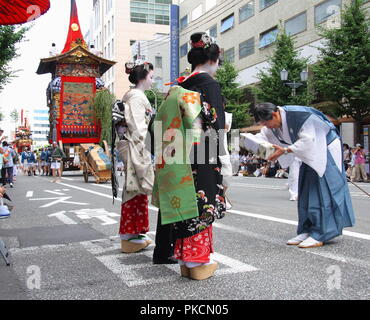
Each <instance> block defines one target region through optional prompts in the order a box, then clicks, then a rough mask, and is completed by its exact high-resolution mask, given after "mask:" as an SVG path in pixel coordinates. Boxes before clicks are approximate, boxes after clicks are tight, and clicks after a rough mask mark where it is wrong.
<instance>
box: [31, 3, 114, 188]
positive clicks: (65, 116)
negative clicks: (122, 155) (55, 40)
mask: <svg viewBox="0 0 370 320" xmlns="http://www.w3.org/2000/svg"><path fill="white" fill-rule="evenodd" d="M115 63H116V62H114V61H110V60H106V59H104V58H102V57H100V56H97V55H95V54H94V53H93V52H90V51H89V50H88V46H87V43H86V42H85V40H84V38H83V36H82V32H81V28H80V23H79V19H78V12H77V5H76V2H75V0H71V18H70V24H69V29H68V36H67V41H66V44H65V47H64V49H63V51H62V52H61V53H60V54H56V55H53V56H51V57H49V58H45V59H41V61H40V65H39V67H38V70H37V74H40V75H41V74H46V73H51V76H52V80H51V82H50V84H49V86H48V88H47V103H48V107H49V119H50V133H49V142H50V143H52V142H53V141H57V143H58V144H59V145H60V146H61V147H62V148H63V150H64V152H65V154H66V156H67V158H66V159H64V160H63V170H80V169H83V171H84V176H85V181H86V182H87V179H86V177H87V176H88V175H89V174H92V175H94V176H95V178H97V182H100V181H107V180H109V179H110V165H111V164H110V161H109V157H108V155H109V149H108V146H107V144H106V143H105V152H104V153H105V155H107V156H106V157H104V154H103V153H102V152H101V150H97V149H98V148H99V146H98V144H99V143H100V142H101V138H100V137H101V123H100V121H99V120H98V119H97V117H96V114H95V112H94V98H95V96H96V94H97V92H99V91H101V90H106V88H105V87H104V82H103V81H102V80H101V77H102V76H103V74H104V73H105V72H107V71H108V70H109V69H110V68H111V67H112V66H113V65H114V64H115ZM90 150H91V151H92V150H95V151H96V150H97V151H96V152H94V154H93V153H91V154H88V153H89V151H90ZM77 155H78V158H81V159H82V162H81V163H79V161H76V158H77ZM80 156H81V157H80ZM99 158H100V159H99ZM84 159H86V161H84ZM88 160H90V161H88ZM87 161H88V162H90V163H87ZM91 162H92V163H91ZM97 162H101V165H97V164H96V163H97ZM93 168H95V169H96V170H94V169H93ZM98 171H101V172H98ZM103 171H105V172H104V173H103ZM85 174H86V175H85ZM98 174H99V175H98ZM108 176H109V177H108Z"/></svg>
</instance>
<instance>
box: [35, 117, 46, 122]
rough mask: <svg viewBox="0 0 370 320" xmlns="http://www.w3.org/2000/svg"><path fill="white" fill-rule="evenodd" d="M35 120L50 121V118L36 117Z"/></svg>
mask: <svg viewBox="0 0 370 320" xmlns="http://www.w3.org/2000/svg"><path fill="white" fill-rule="evenodd" d="M33 119H34V120H46V121H49V117H34V118H33Z"/></svg>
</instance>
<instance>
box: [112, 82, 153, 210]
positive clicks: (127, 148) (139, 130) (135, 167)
mask: <svg viewBox="0 0 370 320" xmlns="http://www.w3.org/2000/svg"><path fill="white" fill-rule="evenodd" d="M122 101H123V102H124V104H125V118H126V122H127V131H126V133H125V136H126V139H125V140H121V141H119V142H118V145H117V149H118V157H119V159H120V160H121V161H123V162H124V165H125V166H124V168H125V169H124V170H125V171H124V172H125V185H124V188H123V192H122V203H125V202H127V201H129V200H131V199H132V198H134V197H135V196H137V195H139V194H146V195H150V194H151V193H152V188H153V184H154V171H153V166H152V161H151V154H150V152H149V150H147V149H146V148H145V139H146V136H147V134H148V125H149V122H150V118H151V115H152V107H151V105H150V103H149V101H148V99H147V97H146V96H145V94H144V92H142V91H141V90H138V89H131V90H129V91H128V92H127V93H126V94H125V95H124V97H123V98H122Z"/></svg>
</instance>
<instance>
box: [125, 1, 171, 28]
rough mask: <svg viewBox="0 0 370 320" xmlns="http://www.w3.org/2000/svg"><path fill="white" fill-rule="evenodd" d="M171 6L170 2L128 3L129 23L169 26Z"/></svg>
mask: <svg viewBox="0 0 370 320" xmlns="http://www.w3.org/2000/svg"><path fill="white" fill-rule="evenodd" d="M171 4H172V0H134V1H130V15H131V22H139V23H149V24H161V25H169V24H170V5H171Z"/></svg>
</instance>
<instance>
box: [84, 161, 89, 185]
mask: <svg viewBox="0 0 370 320" xmlns="http://www.w3.org/2000/svg"><path fill="white" fill-rule="evenodd" d="M83 168H84V169H83V175H84V180H85V182H86V183H88V182H89V171H88V170H87V167H86V165H84V167H83Z"/></svg>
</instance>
